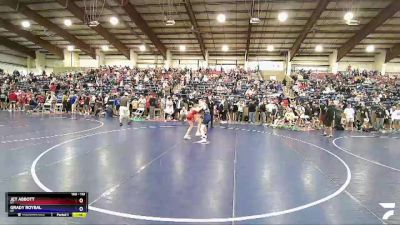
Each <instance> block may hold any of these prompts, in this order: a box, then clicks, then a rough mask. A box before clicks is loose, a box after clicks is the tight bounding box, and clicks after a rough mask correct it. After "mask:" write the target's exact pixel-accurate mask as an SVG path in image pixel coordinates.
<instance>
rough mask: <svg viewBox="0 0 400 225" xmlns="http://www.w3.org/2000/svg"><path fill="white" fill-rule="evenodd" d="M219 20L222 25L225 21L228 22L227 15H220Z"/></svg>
mask: <svg viewBox="0 0 400 225" xmlns="http://www.w3.org/2000/svg"><path fill="white" fill-rule="evenodd" d="M217 20H218V22H220V23H224V22H225V20H226V17H225V14H218V16H217Z"/></svg>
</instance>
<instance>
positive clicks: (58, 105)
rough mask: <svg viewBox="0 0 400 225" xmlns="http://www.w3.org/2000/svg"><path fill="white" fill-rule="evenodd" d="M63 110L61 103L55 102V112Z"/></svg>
mask: <svg viewBox="0 0 400 225" xmlns="http://www.w3.org/2000/svg"><path fill="white" fill-rule="evenodd" d="M62 111H63V104H62V103H57V104H56V112H58V113H62Z"/></svg>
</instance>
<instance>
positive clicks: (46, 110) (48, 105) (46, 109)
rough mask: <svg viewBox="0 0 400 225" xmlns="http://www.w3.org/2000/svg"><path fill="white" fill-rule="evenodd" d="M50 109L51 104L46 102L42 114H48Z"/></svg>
mask: <svg viewBox="0 0 400 225" xmlns="http://www.w3.org/2000/svg"><path fill="white" fill-rule="evenodd" d="M50 108H51V104H50V103H48V102H46V103H44V105H43V110H42V113H44V112H50Z"/></svg>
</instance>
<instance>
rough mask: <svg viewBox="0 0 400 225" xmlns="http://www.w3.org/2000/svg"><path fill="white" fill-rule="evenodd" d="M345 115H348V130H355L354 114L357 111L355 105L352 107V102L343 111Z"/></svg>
mask: <svg viewBox="0 0 400 225" xmlns="http://www.w3.org/2000/svg"><path fill="white" fill-rule="evenodd" d="M343 113H344V115H345V117H346V130H349V128H350V130H351V131H353V127H354V126H353V123H354V114H355V111H354V109H353V107H351V104H348V105H347V108H346V109H345V110H344V111H343Z"/></svg>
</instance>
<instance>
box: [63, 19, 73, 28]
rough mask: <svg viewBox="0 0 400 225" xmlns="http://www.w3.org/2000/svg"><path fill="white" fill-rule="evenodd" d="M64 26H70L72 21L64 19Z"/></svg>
mask: <svg viewBox="0 0 400 225" xmlns="http://www.w3.org/2000/svg"><path fill="white" fill-rule="evenodd" d="M64 25H65V26H67V27H70V26H71V25H72V21H71V20H70V19H65V20H64Z"/></svg>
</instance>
